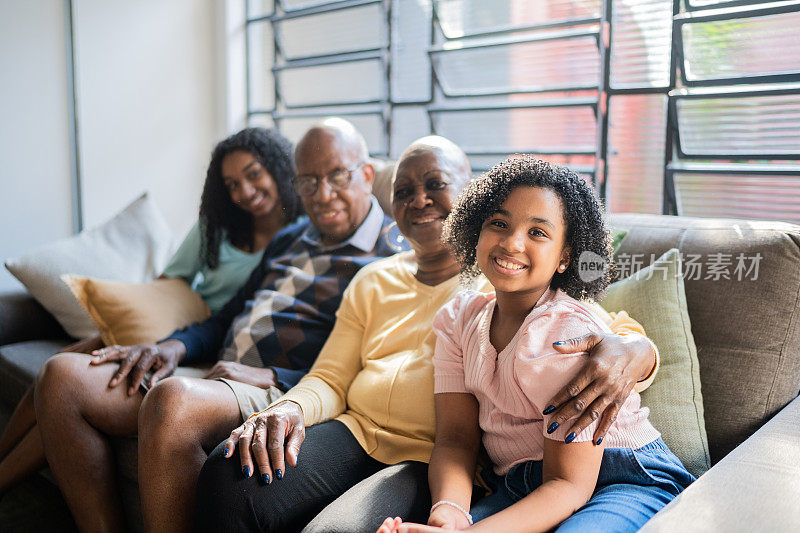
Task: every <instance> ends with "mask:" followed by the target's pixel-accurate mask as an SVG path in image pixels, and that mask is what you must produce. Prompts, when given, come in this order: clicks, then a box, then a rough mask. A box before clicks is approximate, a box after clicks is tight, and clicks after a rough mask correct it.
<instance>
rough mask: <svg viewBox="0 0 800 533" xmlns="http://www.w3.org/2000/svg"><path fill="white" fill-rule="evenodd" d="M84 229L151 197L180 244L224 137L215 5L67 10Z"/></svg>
mask: <svg viewBox="0 0 800 533" xmlns="http://www.w3.org/2000/svg"><path fill="white" fill-rule="evenodd" d="M74 2H75V7H76V9H75V23H76V28H77V31H76V52H77V55H78V65H77V79H78V107H79V110H78V115H79V122H78V123H79V132H80V143H81V147H80V153H81V174H82V178H81V179H82V185H83V208H84V223H85V225H86V226H87V227H89V226H92V225H95V224H97V223H100V222H102V221H103V220H105V219H107V218H108V217H110V216H111V215H113V214H114V213H116V212H117V211H119V209H120V208H122V207H123V206H124V205H126V204H127V203H128V202H130V201H131V200H132V199H133V198H135V197H136V196H138V195H139V194H140V193H141V192H142V191H144V190H149V191H150V192H151V193H152V194H153V195H154V197H155V199H156V201H157V203H158V204H159V206H160V207H161V209H162V211H163V212H164V214H165V215H166V217H167V221H168V222H169V224H170V226H171V227H172V228H173V230H174V231H176V233H177V234H179V235H178V236H182V234H183V233H184V232H185V231H186V230H187V229H188V227H189V226H190V225H191V223H192V222H193V220H195V219H196V217H197V208H198V206H199V200H200V192H201V190H202V184H203V180H204V178H205V170H206V166H207V164H208V160H209V156H210V153H211V149H212V148H213V146H214V144H215V142H216V141H217V140H218V137H220V136H222V135H223V134H224V133H225V131H224V125H220V126H221V127H218V120H219V114H218V113H219V111H218V101H217V92H218V91H217V86H218V82H217V81H216V76H215V72H216V69H217V63H218V59H217V58H218V57H219V55H218V53H217V51H216V45H215V37H216V35H217V34H218V31H217V29H216V28H215V20H216V14H217V12H218V11H217V6H216V3H215V2H214V1H213V0H170V1H168V2H164V1H163V0H140V1H137V2H130V1H128V0H74Z"/></svg>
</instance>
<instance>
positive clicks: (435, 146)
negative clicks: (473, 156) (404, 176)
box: [392, 135, 472, 194]
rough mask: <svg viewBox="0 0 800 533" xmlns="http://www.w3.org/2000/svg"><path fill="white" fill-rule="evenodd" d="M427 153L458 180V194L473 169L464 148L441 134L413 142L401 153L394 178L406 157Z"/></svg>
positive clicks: (455, 185) (456, 187)
mask: <svg viewBox="0 0 800 533" xmlns="http://www.w3.org/2000/svg"><path fill="white" fill-rule="evenodd" d="M425 154H431V155H433V156H435V157H436V158H437V160H438V161H439V163H440V165H441V166H443V167H446V169H447V170H448V172H449V173H450V174H451V177H452V178H453V179H454V180H455V181H456V182H457V183H454V184H453V185H454V188H455V189H456V194H458V193H460V192H461V190H462V189H463V188H464V187H465V186H466V184H467V183H468V182H469V180H470V179H471V178H472V169H471V167H470V164H469V159H468V158H467V154H465V153H464V150H462V149H461V148H459V146H458V145H457V144H456V143H454V142H453V141H451V140H450V139H446V138H444V137H441V136H439V135H428V136H426V137H421V138H419V139H417V140H416V141H414V142H412V143H411V145H409V147H408V148H406V149H405V150H404V151H403V153H402V154H400V158H399V159H398V160H397V165H395V175H394V176H393V178H392V179H396V178H397V170H398V169H399V168H400V167H401V165H402V163H403V162H404V161H405V160H406V159H410V158H414V157H417V156H424V155H425Z"/></svg>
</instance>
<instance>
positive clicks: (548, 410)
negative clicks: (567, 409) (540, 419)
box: [542, 405, 556, 415]
mask: <svg viewBox="0 0 800 533" xmlns="http://www.w3.org/2000/svg"><path fill="white" fill-rule="evenodd" d="M555 410H556V406H555V405H548V406H547V407H545V408H544V411H542V414H543V415H549V414H550V413H552V412H553V411H555Z"/></svg>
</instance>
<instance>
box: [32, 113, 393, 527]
mask: <svg viewBox="0 0 800 533" xmlns="http://www.w3.org/2000/svg"><path fill="white" fill-rule="evenodd" d="M367 160H368V153H367V148H366V143H365V142H364V139H363V137H362V136H361V135H360V134H359V133H358V132H357V131H356V129H355V128H354V127H353V126H352V125H351V124H350V123H348V122H346V121H344V120H341V119H329V120H326V121H324V122H322V123H321V124H319V125H318V126H315V127H313V128H311V130H309V131H308V132H307V133H306V135H305V136H304V137H303V138H302V139H301V141H300V142H299V143H298V145H297V148H296V151H295V165H296V168H297V178H296V181H295V187H296V190H297V192H298V194H299V195H300V196H301V198H302V201H303V205H304V207H305V210H306V213H307V214H308V218H309V220H308V221H303V222H299V223H297V224H294V225H292V226H290V227H288V228H285V229H284V230H283V231H282V232H280V233H279V234H278V235H277V236H276V237H275V239H274V241H273V242H272V243H271V244H270V245H269V246H268V247H267V249H266V250H265V253H264V257H263V259H262V261H261V264H260V265H259V266H258V267H257V268H256V269H255V270H254V272H253V274H252V275H251V277H250V279H249V280H248V282H247V283H246V284H245V286H244V287H243V288H242V289H241V290H240V291H239V293H238V294H237V296H236V297H234V298H233V299H232V300H231V301H230V302H228V304H227V305H226V306H225V307H224V308H223V309H222V310H221V311H220V312H218V313H217V314H215V315H213V316H212V317H211V318H209V319H208V320H206V321H205V322H202V323H199V324H195V325H193V326H191V327H189V328H187V329H185V330H183V331H177V332H175V333H174V334H173V335H171V336H170V337H169V338H168V339H167V340H164V341H162V342H160V343H159V344H157V345H149V346H133V347H119V346H112V347H108V348H105V349H103V350H99V351H98V352H95V354H96V358H91V357H90V356H86V355H82V354H65V355H59V356H57V357H54V358H53V359H51V360H50V361H48V363H47V364H46V365H45V367H44V368H43V370H42V372H41V375H40V378H39V382H38V385H37V387H36V407H37V416H38V422H39V427H40V428H41V432H42V441H43V444H44V449H45V455H46V457H47V460H48V462H49V463H50V467H51V469H52V471H53V474H54V476H55V478H56V480H57V481H58V484H59V486H60V488H61V490H62V492H63V494H64V496H65V498H66V500H67V503H68V504H69V507H70V509H71V510H72V513H73V516H74V518H75V521H76V523H77V524H78V527H79V529H81V530H82V531H120V530H123V529H124V525H123V514H122V508H121V505H120V499H119V496H118V491H117V483H116V478H115V469H114V463H113V456H112V450H111V446H110V444H109V439H108V437H110V436H128V435H136V434H137V433H138V434H139V483H140V488H141V493H142V509H143V515H144V522H145V527H146V528H147V529H148V530H152V531H168V530H175V529H188V527H189V526H190V524H191V511H192V508H193V503H194V484H195V482H196V479H197V475H198V473H199V471H200V468H201V466H202V464H203V461H204V460H205V457H206V452H205V450H207V449H210V448H213V446H214V445H215V444H217V443H218V442H219V441H220V440H222V439H223V438H225V437H226V436H227V435H228V434H229V432H230V431H231V429H233V428H234V427H236V426H237V425H238V424H240V423H241V422H242V419H243V418H246V417H247V415H248V414H249V413H251V412H253V411H257V410H260V409H263V408H264V407H266V405H267V403H264V404H263V405H262V404H261V403H259V402H269V401H270V400H272V399H274V398H276V397H278V396H280V394H282V392H281V391H285V390H288V389H289V388H290V387H291V386H293V385H294V384H295V383H296V382H297V381H298V380H299V379H300V377H302V376H303V375H304V374H305V373H306V372H307V371H308V369H309V368H310V366H311V364H312V363H313V362H314V359H315V358H316V356H317V354H318V353H319V351H320V349H321V348H322V345H323V344H324V342H325V340H326V339H327V337H328V334H329V333H330V331H331V329H332V327H333V323H334V314H335V312H336V309H337V308H338V306H339V302H340V300H341V295H342V292H343V291H344V288H345V287H346V286H347V284H348V283H349V282H350V280H351V279H352V277H353V275H355V273H356V272H357V271H358V270H359V269H360V268H361V267H362V266H364V265H366V264H368V263H369V262H371V261H373V260H374V259H376V258H378V257H381V256H387V255H390V254H392V253H393V252H394V251H395V250H394V249H392V248H391V247H390V246H389V245H388V240H387V239H386V232H387V229H388V227H389V224H390V222H391V221H390V219H388V218H387V217H386V216H385V215H384V213H383V212H382V211H381V209H380V207H379V205H378V203H377V201H376V200H375V198H374V197H372V196H371V190H372V181H373V178H374V171H373V168H372V166H371V165H370V164H369V163H367ZM218 358H220V359H222V361H220V362H218V363H217V364H216V365H215V366H214V367H212V369H211V370H210V371H208V372H207V373H205V375H204V374H200V376H203V377H205V378H206V379H198V378H197V377H173V378H169V379H164V380H163V381H160V378H166V377H167V376H169V375H170V374H172V373H173V372H174V371H175V370H176V368H177V367H178V365H179V363H180V364H202V363H213V362H214V361H216V360H217V359H218ZM111 361H116V362H118V363H119V364H102V363H108V362H111ZM178 370H179V371H178V372H177V373H178V374H181V372H180V369H178ZM213 378H219V379H213ZM147 389H150V390H149V391H148V392H147V393H146V395H145V394H142V392H143V391H144V390H147ZM264 389H266V390H267V394H266V395H265V394H263V391H264ZM253 391H261V393H262V394H261V395H260V398H259V397H258V396H259V395H256V394H254V393H253ZM242 413H244V415H243V414H242ZM280 475H281V474H280V473H278V472H276V476H278V477H280Z"/></svg>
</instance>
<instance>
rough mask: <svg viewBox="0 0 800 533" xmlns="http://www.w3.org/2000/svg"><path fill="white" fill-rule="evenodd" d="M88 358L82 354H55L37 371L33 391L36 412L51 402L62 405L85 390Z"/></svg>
mask: <svg viewBox="0 0 800 533" xmlns="http://www.w3.org/2000/svg"><path fill="white" fill-rule="evenodd" d="M88 367H89V358H88V357H87V356H86V355H83V354H76V353H64V354H57V355H54V356H53V357H51V358H50V359H48V360H47V361H45V363H44V364H43V365H42V368H40V369H39V375H38V376H37V378H36V385H35V389H34V398H35V403H36V405H37V410H38V409H39V407H40V406H46V405H48V404H49V403H51V402H59V403H63V402H65V401H69V400H70V399H71V398H74V397H75V395H76V394H79V393H80V392H81V391H83V390H85V384H86V378H87V370H88Z"/></svg>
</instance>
